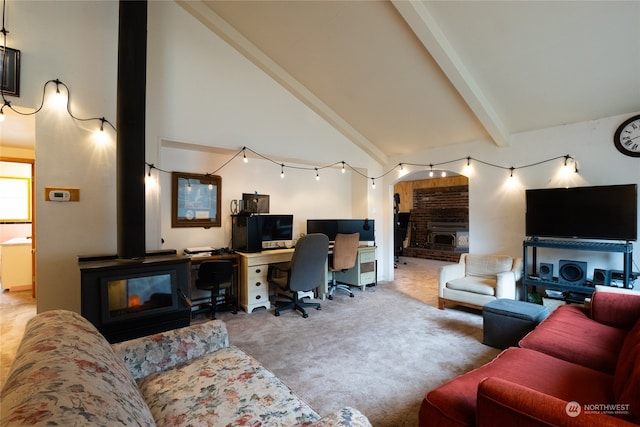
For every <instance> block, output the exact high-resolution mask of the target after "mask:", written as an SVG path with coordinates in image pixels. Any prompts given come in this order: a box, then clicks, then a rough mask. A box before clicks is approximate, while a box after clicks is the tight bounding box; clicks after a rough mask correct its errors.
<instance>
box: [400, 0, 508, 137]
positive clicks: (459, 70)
mask: <svg viewBox="0 0 640 427" xmlns="http://www.w3.org/2000/svg"><path fill="white" fill-rule="evenodd" d="M391 2H392V3H393V5H394V6H395V8H396V9H397V10H398V12H400V15H401V16H402V18H403V19H404V20H405V21H406V22H407V24H409V27H411V29H412V30H413V32H414V33H415V35H416V36H417V37H418V39H419V40H420V42H421V43H422V44H423V46H424V47H425V48H426V49H427V51H428V52H429V53H430V54H431V56H432V57H433V59H434V60H435V61H436V62H437V63H438V65H439V66H440V68H441V69H442V71H443V72H444V73H445V75H446V76H447V78H448V79H449V80H450V81H451V83H452V84H453V86H454V87H455V88H456V90H457V91H458V92H459V93H460V95H461V96H462V98H463V99H464V100H465V101H466V103H467V105H468V106H469V108H471V111H473V113H474V114H475V115H476V117H477V118H478V120H479V121H480V123H482V126H484V128H485V129H486V130H487V132H488V133H489V135H490V136H491V138H492V139H493V141H494V142H495V144H496V145H498V146H508V145H509V131H508V130H507V128H506V126H505V125H504V123H503V122H502V120H501V119H500V117H499V116H498V114H497V113H496V111H495V110H494V108H493V106H492V105H491V104H490V103H489V101H488V100H487V98H486V97H485V96H484V94H483V93H482V91H481V90H480V88H479V86H478V84H477V83H476V82H475V80H474V78H473V76H472V75H471V73H470V72H469V70H467V68H466V67H465V66H464V64H463V62H462V60H461V59H460V57H459V56H458V54H457V53H456V51H455V50H454V48H453V46H451V44H450V43H449V40H447V37H446V36H445V34H444V33H443V32H442V30H441V29H440V26H439V25H438V23H437V22H436V20H435V18H434V17H433V16H432V15H431V13H430V12H429V10H428V9H427V7H426V6H425V4H424V3H423V2H422V1H420V0H412V1H406V0H391Z"/></svg>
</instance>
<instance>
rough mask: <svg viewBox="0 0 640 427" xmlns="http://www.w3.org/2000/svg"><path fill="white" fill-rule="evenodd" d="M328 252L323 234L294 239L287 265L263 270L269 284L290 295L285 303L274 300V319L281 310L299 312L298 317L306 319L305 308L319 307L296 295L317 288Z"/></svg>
mask: <svg viewBox="0 0 640 427" xmlns="http://www.w3.org/2000/svg"><path fill="white" fill-rule="evenodd" d="M328 252H329V238H328V237H327V236H326V235H325V234H320V233H314V234H307V235H306V236H304V237H302V238H300V239H298V242H297V243H296V249H295V250H294V252H293V257H292V258H291V262H289V263H282V264H272V265H270V266H269V270H267V281H268V282H269V285H270V286H277V289H279V290H281V291H287V292H290V293H291V297H290V298H289V299H288V300H286V301H276V310H275V315H276V316H280V312H281V311H283V310H289V309H295V310H298V311H300V312H301V313H302V317H304V318H307V317H309V315H308V314H307V312H306V311H305V309H304V308H305V307H315V308H316V310H320V309H321V308H322V307H321V306H320V304H319V303H316V302H304V301H303V300H302V298H301V297H300V296H299V294H298V293H299V292H309V291H312V290H313V289H315V288H317V287H318V285H320V283H321V282H322V276H323V275H324V272H325V268H326V267H325V266H326V263H327V253H328ZM282 273H285V274H284V275H283V274H282Z"/></svg>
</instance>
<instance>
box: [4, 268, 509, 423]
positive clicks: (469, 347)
mask: <svg viewBox="0 0 640 427" xmlns="http://www.w3.org/2000/svg"><path fill="white" fill-rule="evenodd" d="M443 264H445V263H444V262H441V261H429V260H421V259H416V258H401V260H400V262H399V263H398V268H397V269H396V270H395V274H396V278H395V280H394V281H393V282H386V283H385V282H381V283H379V284H378V286H376V287H371V288H367V290H366V291H365V292H364V293H363V292H361V291H360V290H359V289H358V290H355V289H354V293H355V298H349V297H348V296H347V295H345V294H340V293H339V294H337V295H336V297H335V299H334V300H333V301H324V302H322V310H321V311H316V310H314V309H311V310H310V311H309V318H307V319H303V318H302V317H301V316H300V315H298V314H296V313H293V312H284V313H283V314H282V315H281V316H280V317H275V316H274V315H273V311H266V310H258V311H255V312H254V313H252V314H247V313H244V312H240V313H238V314H237V315H233V314H231V313H219V316H218V317H219V318H220V319H222V320H224V321H225V322H226V323H227V327H228V329H229V336H230V339H231V343H232V344H234V345H236V346H238V347H240V348H242V349H243V350H245V351H246V352H248V353H249V354H251V355H253V356H254V357H256V358H257V359H258V360H260V361H261V362H262V363H263V364H264V365H265V366H266V367H267V368H268V369H270V370H271V371H273V372H274V373H275V374H276V375H278V376H279V377H280V378H281V379H282V380H283V381H284V382H285V383H287V384H288V385H289V386H290V387H291V388H292V389H293V390H294V391H295V392H296V393H297V394H298V395H299V396H300V397H302V398H303V399H304V400H306V401H307V402H308V403H309V404H310V405H311V406H312V407H313V408H315V409H316V410H317V411H318V412H319V413H320V414H326V413H328V412H329V411H332V410H335V409H338V408H340V407H342V406H345V405H349V406H353V407H356V408H358V409H360V410H361V411H362V412H364V413H365V414H366V415H367V416H368V417H369V419H370V420H371V422H372V424H373V426H374V427H386V426H393V427H396V426H403V427H404V426H416V425H417V419H418V408H419V405H420V402H421V400H422V397H423V395H424V393H425V392H426V391H428V390H430V389H432V388H434V387H437V386H438V385H440V384H442V383H443V382H445V381H447V380H448V379H450V378H452V377H454V376H456V375H458V374H461V373H463V372H466V371H468V370H470V369H473V368H475V367H477V366H479V365H481V364H483V363H485V362H487V361H489V360H490V359H492V358H493V357H495V356H496V355H497V354H498V350H495V349H493V348H491V347H487V346H484V345H482V343H481V340H482V316H481V315H480V314H479V313H478V312H474V311H469V310H465V309H447V310H445V311H442V310H438V309H437V308H436V307H437V274H438V269H439V267H440V266H441V265H443ZM30 294H31V293H30V292H18V293H3V294H1V295H0V326H1V331H0V347H1V349H0V350H1V352H0V353H1V354H0V355H1V358H0V368H1V370H0V384H2V383H4V380H5V378H6V374H7V371H8V368H9V365H10V363H11V361H12V360H13V357H14V355H15V351H16V347H17V344H18V342H19V340H20V339H21V336H22V331H23V330H24V324H25V323H26V320H27V319H28V318H30V317H31V316H33V315H34V314H35V305H34V301H33V299H31V298H30Z"/></svg>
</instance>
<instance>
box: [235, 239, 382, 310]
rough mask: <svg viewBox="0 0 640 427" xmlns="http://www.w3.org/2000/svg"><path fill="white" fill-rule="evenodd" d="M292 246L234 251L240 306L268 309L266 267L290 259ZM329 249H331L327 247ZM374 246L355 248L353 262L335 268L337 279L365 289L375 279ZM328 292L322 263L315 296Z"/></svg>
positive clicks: (252, 308) (321, 295)
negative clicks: (339, 269) (341, 269)
mask: <svg viewBox="0 0 640 427" xmlns="http://www.w3.org/2000/svg"><path fill="white" fill-rule="evenodd" d="M293 251H294V249H293V248H292V249H271V250H266V251H262V252H252V253H249V252H236V254H237V255H238V256H239V264H238V276H239V283H238V285H239V288H240V289H239V291H240V306H241V307H242V308H243V309H244V310H245V311H246V312H247V313H251V312H252V311H253V310H254V309H256V308H258V307H264V308H266V309H267V310H268V309H269V308H271V303H270V302H269V284H268V282H267V271H268V270H269V264H276V263H279V262H287V261H291V257H292V256H293ZM329 253H332V250H331V249H330V250H329ZM375 257H376V248H375V246H361V247H360V248H358V259H357V260H356V266H355V267H354V268H352V269H351V270H348V271H346V272H338V273H337V275H336V280H338V281H340V282H343V283H347V284H350V285H354V286H359V287H361V289H362V291H364V289H365V287H366V285H367V284H370V283H375V282H376V265H375ZM328 292H329V285H328V273H327V267H326V266H325V269H324V273H323V275H322V278H321V279H320V283H318V287H317V288H316V297H317V298H319V299H322V300H324V299H325V298H326V296H327V293H328Z"/></svg>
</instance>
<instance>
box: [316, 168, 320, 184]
mask: <svg viewBox="0 0 640 427" xmlns="http://www.w3.org/2000/svg"><path fill="white" fill-rule="evenodd" d="M316 181H320V174H319V173H318V168H316Z"/></svg>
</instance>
